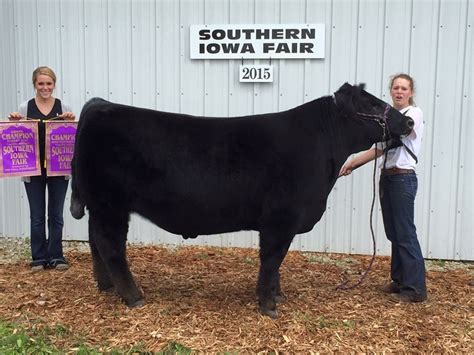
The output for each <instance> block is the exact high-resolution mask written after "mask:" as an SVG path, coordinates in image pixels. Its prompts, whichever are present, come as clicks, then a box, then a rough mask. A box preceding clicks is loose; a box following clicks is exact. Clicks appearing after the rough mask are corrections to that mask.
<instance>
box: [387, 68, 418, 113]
mask: <svg viewBox="0 0 474 355" xmlns="http://www.w3.org/2000/svg"><path fill="white" fill-rule="evenodd" d="M396 79H405V80H407V81H408V82H409V83H410V89H411V92H412V93H413V95H415V80H413V78H412V77H411V76H410V75H408V74H405V73H399V74H395V75H392V76H391V77H390V85H389V86H388V89H389V90H392V86H393V82H394V81H395V80H396ZM408 103H409V104H410V105H411V106H414V105H415V101H414V100H413V96H412V97H410V99H409V100H408Z"/></svg>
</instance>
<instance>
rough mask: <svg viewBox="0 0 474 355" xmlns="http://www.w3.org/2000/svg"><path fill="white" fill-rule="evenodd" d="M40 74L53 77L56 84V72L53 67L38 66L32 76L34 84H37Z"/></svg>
mask: <svg viewBox="0 0 474 355" xmlns="http://www.w3.org/2000/svg"><path fill="white" fill-rule="evenodd" d="M40 75H47V76H49V77H50V78H51V79H53V82H54V84H55V85H56V74H54V71H53V69H51V68H50V67H45V66H43V67H38V68H36V69H35V70H34V71H33V76H32V81H33V86H35V84H36V80H37V79H38V76H40Z"/></svg>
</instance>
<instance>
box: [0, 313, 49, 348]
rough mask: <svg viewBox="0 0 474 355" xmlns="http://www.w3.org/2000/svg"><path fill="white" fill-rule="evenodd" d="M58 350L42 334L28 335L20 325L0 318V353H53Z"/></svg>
mask: <svg viewBox="0 0 474 355" xmlns="http://www.w3.org/2000/svg"><path fill="white" fill-rule="evenodd" d="M53 353H58V350H57V349H56V348H55V347H54V346H52V345H51V343H50V342H49V341H48V340H47V339H45V338H44V337H43V336H41V335H38V336H35V335H33V336H30V335H29V334H28V333H27V332H26V330H24V329H23V328H22V327H20V326H17V325H13V324H9V323H6V322H4V321H1V320H0V354H40V355H43V354H53Z"/></svg>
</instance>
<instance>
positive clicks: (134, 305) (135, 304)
mask: <svg viewBox="0 0 474 355" xmlns="http://www.w3.org/2000/svg"><path fill="white" fill-rule="evenodd" d="M144 305H145V300H144V299H140V300H138V301H135V302H130V303H127V306H128V307H129V308H139V307H143V306H144Z"/></svg>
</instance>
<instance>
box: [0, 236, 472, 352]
mask: <svg viewBox="0 0 474 355" xmlns="http://www.w3.org/2000/svg"><path fill="white" fill-rule="evenodd" d="M0 240H2V243H0V319H3V320H8V321H13V322H17V323H20V324H22V325H23V326H25V327H26V328H28V329H35V328H41V327H49V328H55V327H56V328H58V329H65V331H66V332H67V334H68V336H64V335H61V334H57V336H54V335H53V336H51V340H52V341H53V342H54V344H55V345H56V346H58V347H60V348H63V349H71V351H73V349H74V347H75V346H77V343H78V341H79V340H81V341H82V342H85V343H86V344H89V345H91V346H94V347H100V348H101V349H102V350H103V351H107V350H109V349H111V348H120V349H130V348H131V347H132V346H137V345H138V346H140V347H141V348H142V349H146V350H149V351H159V350H160V349H163V348H164V347H166V346H167V345H168V344H170V343H173V342H174V343H179V344H182V345H184V346H186V347H189V348H191V349H193V350H194V351H197V352H224V351H232V352H252V353H253V352H276V353H279V352H306V353H309V352H322V351H341V352H347V351H351V352H399V351H403V352H439V353H461V352H463V353H474V344H473V343H474V341H473V334H474V302H473V297H472V291H473V285H474V282H473V274H474V267H473V264H469V263H448V262H441V261H435V262H428V263H427V265H428V272H427V282H428V289H429V300H428V301H426V302H424V303H421V304H400V303H395V302H393V301H391V299H390V298H389V296H387V295H385V294H383V293H381V292H380V291H379V287H380V285H383V284H385V283H386V282H387V280H388V275H389V269H390V266H389V258H387V257H377V258H376V260H375V263H374V265H373V268H372V271H371V272H370V273H369V276H368V278H367V279H366V280H365V282H364V283H363V284H362V285H360V286H359V287H357V288H356V289H354V290H349V291H337V290H335V286H336V285H337V284H338V283H339V282H340V281H341V273H342V272H346V273H347V274H349V277H350V278H351V279H354V280H356V279H357V277H358V273H360V272H362V271H364V270H365V268H366V266H367V265H368V262H369V260H370V257H367V256H354V255H351V256H348V255H337V254H320V253H300V252H290V253H289V254H288V256H287V258H286V259H285V261H284V263H283V265H282V267H281V282H282V288H283V290H284V292H285V294H286V295H287V296H288V300H287V301H286V302H285V303H283V304H281V305H280V306H279V318H278V319H276V320H273V319H270V318H268V317H265V316H262V315H260V314H259V313H258V309H257V303H256V298H255V284H256V278H257V271H258V265H259V262H258V250H255V249H237V248H225V249H220V248H203V247H180V248H164V247H150V246H147V247H137V246H133V247H129V248H128V258H129V262H130V264H131V268H132V272H133V274H134V276H135V278H136V280H137V282H138V284H139V285H140V287H141V288H142V290H143V292H144V294H145V300H146V305H145V306H144V307H142V308H138V309H128V308H127V307H125V306H124V305H123V304H122V303H121V302H120V300H119V299H118V297H117V296H115V295H111V294H104V293H100V292H98V290H97V289H96V287H95V282H94V280H93V277H92V263H91V257H90V254H89V252H88V251H87V245H86V248H84V245H80V244H70V245H69V247H68V248H67V252H66V257H67V258H68V260H69V261H70V264H71V268H70V269H69V270H67V271H64V272H59V271H55V270H46V271H44V272H40V273H36V274H32V273H31V272H30V270H29V266H28V258H29V255H28V251H27V250H26V251H25V244H24V242H21V241H15V240H10V239H8V240H7V239H5V238H0ZM15 243H17V244H18V245H16V244H15ZM63 333H64V332H63Z"/></svg>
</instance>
